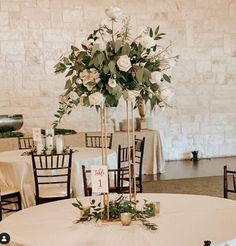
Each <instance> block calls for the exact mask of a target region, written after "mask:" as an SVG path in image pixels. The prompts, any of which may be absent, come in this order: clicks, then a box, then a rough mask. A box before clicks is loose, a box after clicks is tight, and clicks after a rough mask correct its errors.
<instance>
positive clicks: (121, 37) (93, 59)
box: [53, 7, 178, 127]
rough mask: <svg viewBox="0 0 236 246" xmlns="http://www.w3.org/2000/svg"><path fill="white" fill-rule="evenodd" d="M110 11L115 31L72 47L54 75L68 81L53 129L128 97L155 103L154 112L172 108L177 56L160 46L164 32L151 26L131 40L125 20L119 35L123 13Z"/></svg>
mask: <svg viewBox="0 0 236 246" xmlns="http://www.w3.org/2000/svg"><path fill="white" fill-rule="evenodd" d="M105 12H106V15H107V16H108V18H109V19H110V23H111V26H107V25H100V26H99V27H98V28H97V29H95V30H94V31H93V32H92V33H91V34H90V35H89V36H88V37H87V39H86V40H84V42H82V44H81V47H82V48H81V49H80V48H77V47H75V46H71V52H70V54H69V55H68V56H64V57H62V58H61V60H60V62H59V63H57V64H56V65H55V73H66V75H65V77H66V82H65V92H64V93H63V94H62V95H61V97H60V101H59V109H58V111H57V113H56V114H55V117H56V120H55V122H54V123H53V125H54V127H56V126H57V125H58V123H59V122H60V120H61V119H62V117H63V116H64V115H65V114H70V113H71V112H72V110H73V109H74V108H75V107H77V106H87V107H92V106H95V107H96V108H98V107H100V106H106V107H117V106H118V104H119V101H120V98H121V97H123V98H124V99H125V100H129V101H132V102H134V103H135V105H136V106H137V103H138V101H139V99H142V100H144V102H145V103H147V102H150V104H151V108H152V109H153V108H154V107H155V106H156V105H159V106H161V107H162V106H166V105H168V102H169V99H170V97H171V96H172V94H173V92H172V91H171V90H170V87H169V86H168V84H169V83H170V82H171V77H170V76H169V75H168V74H167V73H166V71H167V70H169V69H170V68H172V67H173V66H174V65H175V63H176V61H177V59H178V56H171V55H170V52H169V46H168V47H164V48H163V47H162V46H161V45H160V43H159V42H158V40H160V39H162V38H163V36H164V35H165V33H161V32H160V30H159V26H157V27H156V28H155V29H153V28H151V27H147V28H146V30H144V31H143V33H141V34H140V35H139V36H136V37H132V35H131V27H130V18H124V19H123V20H122V25H121V27H120V28H119V30H117V31H115V27H114V25H115V24H117V23H118V22H117V20H118V19H119V18H120V17H121V15H122V11H121V10H120V9H119V8H117V7H111V8H109V9H106V11H105Z"/></svg>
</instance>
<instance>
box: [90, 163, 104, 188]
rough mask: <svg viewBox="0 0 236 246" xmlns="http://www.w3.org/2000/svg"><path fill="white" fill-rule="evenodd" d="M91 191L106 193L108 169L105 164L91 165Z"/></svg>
mask: <svg viewBox="0 0 236 246" xmlns="http://www.w3.org/2000/svg"><path fill="white" fill-rule="evenodd" d="M91 181H92V191H93V192H97V193H108V170H107V166H104V165H103V166H100V165H99V166H98V165H94V166H91Z"/></svg>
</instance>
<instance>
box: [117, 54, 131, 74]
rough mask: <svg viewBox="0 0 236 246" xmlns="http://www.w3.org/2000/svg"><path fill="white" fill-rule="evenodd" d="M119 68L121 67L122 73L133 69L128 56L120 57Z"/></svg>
mask: <svg viewBox="0 0 236 246" xmlns="http://www.w3.org/2000/svg"><path fill="white" fill-rule="evenodd" d="M117 66H118V67H119V69H120V71H124V72H127V71H128V70H129V69H130V68H131V67H132V65H131V62H130V59H129V57H128V56H127V55H123V56H120V58H119V59H118V61H117Z"/></svg>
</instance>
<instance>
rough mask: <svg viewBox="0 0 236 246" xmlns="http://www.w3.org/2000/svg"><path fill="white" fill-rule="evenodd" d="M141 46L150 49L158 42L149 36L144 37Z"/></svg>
mask: <svg viewBox="0 0 236 246" xmlns="http://www.w3.org/2000/svg"><path fill="white" fill-rule="evenodd" d="M140 44H141V45H142V46H143V47H144V48H146V49H150V48H151V47H152V46H154V45H155V44H156V41H155V40H154V39H153V38H151V37H150V36H149V35H143V36H142V37H141V39H140Z"/></svg>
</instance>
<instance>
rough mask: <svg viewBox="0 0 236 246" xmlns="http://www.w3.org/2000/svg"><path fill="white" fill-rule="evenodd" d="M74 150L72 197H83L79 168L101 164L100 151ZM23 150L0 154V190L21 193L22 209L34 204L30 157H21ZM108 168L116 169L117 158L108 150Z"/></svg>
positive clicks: (113, 152)
mask: <svg viewBox="0 0 236 246" xmlns="http://www.w3.org/2000/svg"><path fill="white" fill-rule="evenodd" d="M72 149H73V150H76V152H74V153H73V158H72V180H71V182H72V191H73V197H77V196H83V195H84V191H83V179H82V169H81V166H82V165H85V166H86V168H88V169H89V168H90V166H91V165H100V164H102V157H101V155H102V153H101V149H98V148H74V147H73V148H72ZM23 152H25V150H13V151H6V152H0V188H1V186H6V187H11V188H18V189H19V190H20V192H21V196H22V203H23V206H24V207H29V206H32V205H34V204H35V198H34V178H33V169H32V163H31V156H22V155H21V154H22V153H23ZM108 167H109V168H116V167H117V156H116V152H115V151H114V150H108Z"/></svg>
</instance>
